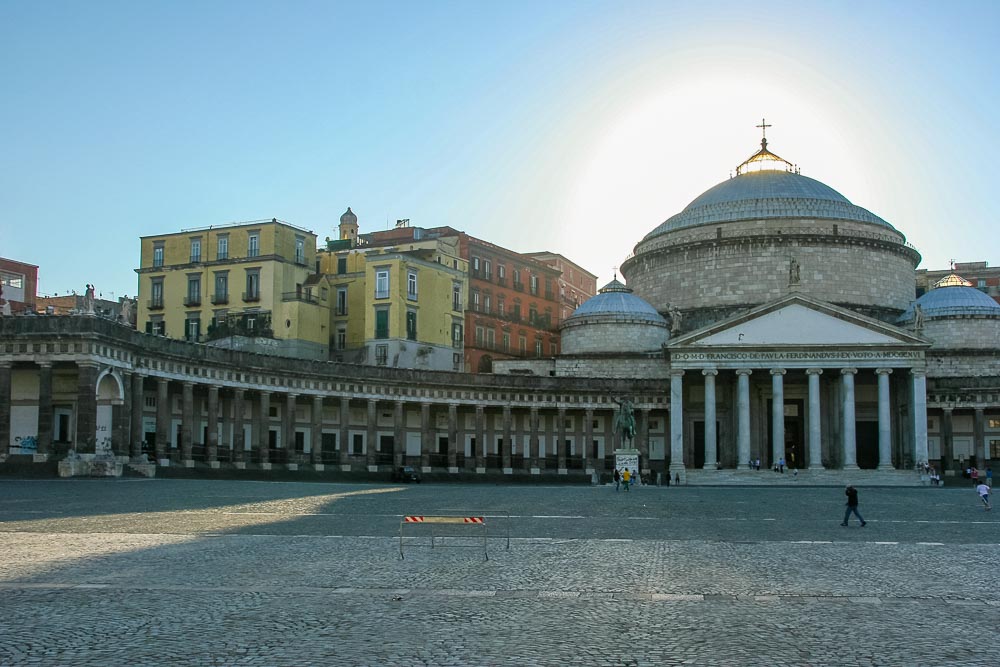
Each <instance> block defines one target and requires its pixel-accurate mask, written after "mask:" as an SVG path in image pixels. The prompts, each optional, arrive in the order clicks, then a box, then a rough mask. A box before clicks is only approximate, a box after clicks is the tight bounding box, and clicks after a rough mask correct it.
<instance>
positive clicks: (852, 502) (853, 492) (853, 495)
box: [840, 484, 868, 527]
mask: <svg viewBox="0 0 1000 667" xmlns="http://www.w3.org/2000/svg"><path fill="white" fill-rule="evenodd" d="M844 495H846V496H847V509H846V510H845V511H844V521H843V523H841V524H840V525H841V526H846V525H847V520H848V519H849V518H850V516H851V512H854V514H855V515H856V516H857V517H858V521H860V522H861V525H862V527H863V526H864V525H865V524H867V523H868V522H867V521H865V520H864V519H863V518H862V517H861V512H859V511H858V490H857V489H855V488H854V487H853V486H851V485H850V484H848V485H847V490H845V491H844Z"/></svg>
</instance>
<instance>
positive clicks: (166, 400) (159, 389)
mask: <svg viewBox="0 0 1000 667" xmlns="http://www.w3.org/2000/svg"><path fill="white" fill-rule="evenodd" d="M171 412H172V410H171V409H170V380H167V379H166V378H156V462H157V463H158V464H159V465H161V466H167V465H170V456H169V452H170V415H171Z"/></svg>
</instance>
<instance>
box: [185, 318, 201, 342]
mask: <svg viewBox="0 0 1000 667" xmlns="http://www.w3.org/2000/svg"><path fill="white" fill-rule="evenodd" d="M200 337H201V317H200V316H198V315H197V314H188V316H187V319H185V320H184V339H185V340H188V341H191V342H192V343H197V342H198V339H199V338H200Z"/></svg>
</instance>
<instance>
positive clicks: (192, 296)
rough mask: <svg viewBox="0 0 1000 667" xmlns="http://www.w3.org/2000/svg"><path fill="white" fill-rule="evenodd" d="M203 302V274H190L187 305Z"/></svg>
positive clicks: (185, 303)
mask: <svg viewBox="0 0 1000 667" xmlns="http://www.w3.org/2000/svg"><path fill="white" fill-rule="evenodd" d="M200 303H201V276H188V288H187V300H186V301H185V302H184V305H185V306H197V305H199V304H200Z"/></svg>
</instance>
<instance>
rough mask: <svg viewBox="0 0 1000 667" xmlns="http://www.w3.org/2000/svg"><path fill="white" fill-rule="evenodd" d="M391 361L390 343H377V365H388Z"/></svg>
mask: <svg viewBox="0 0 1000 667" xmlns="http://www.w3.org/2000/svg"><path fill="white" fill-rule="evenodd" d="M388 363H389V346H388V345H376V346H375V365H376V366H386V365H388Z"/></svg>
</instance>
